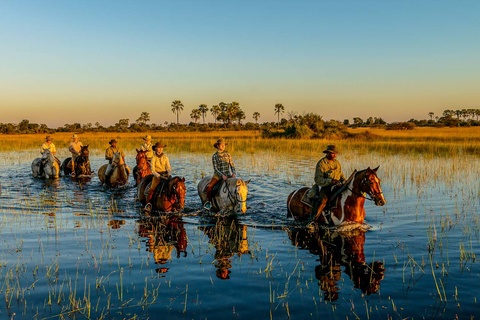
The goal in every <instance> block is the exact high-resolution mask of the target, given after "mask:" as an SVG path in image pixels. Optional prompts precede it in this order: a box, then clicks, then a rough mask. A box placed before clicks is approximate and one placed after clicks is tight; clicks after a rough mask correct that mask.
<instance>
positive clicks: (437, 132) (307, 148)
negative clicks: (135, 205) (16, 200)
mask: <svg viewBox="0 0 480 320" xmlns="http://www.w3.org/2000/svg"><path fill="white" fill-rule="evenodd" d="M350 132H351V133H352V135H353V137H352V138H349V139H343V140H336V141H334V140H325V139H315V140H312V139H264V138H262V136H261V132H259V131H221V132H218V131H216V132H159V133H148V134H150V135H151V136H152V140H153V142H154V143H155V142H156V141H160V140H161V141H163V142H164V143H166V144H167V148H166V151H168V152H169V153H183V152H187V153H192V152H194V153H195V152H197V153H206V152H207V153H208V152H211V151H212V150H213V144H214V143H215V141H216V139H218V138H225V139H226V140H227V143H229V144H228V150H229V151H230V152H245V153H249V154H255V153H256V152H259V151H262V152H265V151H273V152H285V153H287V154H288V153H295V154H297V155H298V154H301V155H304V156H310V155H318V153H319V152H321V150H323V148H324V147H325V145H326V144H330V143H335V144H336V145H337V146H339V147H340V149H341V150H344V151H356V152H358V153H360V154H362V153H368V152H378V153H381V154H411V153H417V154H431V155H432V156H447V157H448V156H450V155H452V154H460V155H461V154H470V155H475V154H478V153H480V128H479V127H470V128H415V129H414V130H405V131H395V130H390V131H389V130H384V129H363V128H361V129H350ZM146 134H147V133H111V132H95V133H83V134H80V140H81V141H82V142H83V144H88V145H89V146H90V150H93V149H98V150H104V149H105V148H107V147H108V142H109V141H110V139H113V138H115V139H117V140H118V146H119V147H121V148H122V149H123V150H125V151H132V152H133V151H134V150H135V148H139V147H140V145H141V144H142V143H143V140H142V137H144V136H145V135H146ZM71 136H72V133H63V132H62V133H54V134H52V137H53V142H54V144H55V145H56V147H57V151H58V152H59V153H61V150H65V149H66V148H67V147H68V144H69V143H70V141H71ZM1 138H2V143H1V144H0V151H15V150H17V151H19V150H30V149H37V148H40V146H41V144H42V143H43V141H44V139H45V135H44V134H18V135H2V136H1Z"/></svg>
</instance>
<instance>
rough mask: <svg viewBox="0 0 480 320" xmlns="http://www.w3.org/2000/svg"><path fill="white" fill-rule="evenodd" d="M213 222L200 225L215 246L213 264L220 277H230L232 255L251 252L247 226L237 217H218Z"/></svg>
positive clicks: (223, 278) (224, 278) (225, 278)
mask: <svg viewBox="0 0 480 320" xmlns="http://www.w3.org/2000/svg"><path fill="white" fill-rule="evenodd" d="M211 222H212V224H209V225H205V226H200V227H199V229H200V230H201V231H203V232H204V233H205V235H207V236H208V238H209V242H210V243H211V244H212V245H213V246H214V248H215V254H214V258H215V260H214V261H213V264H214V266H215V268H216V271H215V274H216V276H217V277H218V278H219V279H222V280H227V279H230V274H231V270H230V269H231V268H232V257H233V256H234V255H235V254H237V255H238V256H241V255H243V254H250V250H249V247H248V237H247V226H245V225H242V224H240V223H239V222H238V220H237V219H236V218H235V217H217V218H214V220H212V221H211Z"/></svg>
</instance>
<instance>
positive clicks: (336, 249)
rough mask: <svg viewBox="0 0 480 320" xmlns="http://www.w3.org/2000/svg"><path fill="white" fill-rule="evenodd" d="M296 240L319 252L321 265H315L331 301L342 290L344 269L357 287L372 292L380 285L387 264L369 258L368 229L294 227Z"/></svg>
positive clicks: (326, 296) (290, 232)
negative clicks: (312, 229) (369, 260)
mask: <svg viewBox="0 0 480 320" xmlns="http://www.w3.org/2000/svg"><path fill="white" fill-rule="evenodd" d="M288 231H289V238H290V240H291V241H292V244H293V245H294V246H296V247H299V248H301V249H306V250H309V251H310V252H311V253H314V254H318V255H319V257H320V259H319V261H320V265H318V266H316V267H315V277H316V278H317V279H318V280H319V283H318V285H319V286H320V288H321V289H322V291H323V293H324V298H325V300H327V301H335V300H337V299H338V296H339V293H340V291H341V290H340V287H339V283H341V282H340V279H341V273H342V268H343V272H344V273H345V274H346V275H348V276H349V277H350V279H351V280H352V282H353V284H354V286H355V288H357V289H360V290H361V291H362V293H364V294H367V295H370V294H372V293H376V292H377V291H378V290H379V289H380V282H381V280H383V278H384V272H385V268H384V266H383V263H382V262H380V261H374V262H371V263H367V262H366V261H365V252H364V245H365V232H364V231H362V230H359V229H357V230H355V231H352V232H348V233H345V234H340V233H337V232H334V233H331V232H329V231H324V230H321V231H320V232H317V233H310V232H308V231H306V230H305V229H291V230H288Z"/></svg>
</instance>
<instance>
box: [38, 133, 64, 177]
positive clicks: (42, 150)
mask: <svg viewBox="0 0 480 320" xmlns="http://www.w3.org/2000/svg"><path fill="white" fill-rule="evenodd" d="M52 140H53V138H52V137H51V136H46V137H45V142H44V143H43V144H42V146H41V147H40V153H41V154H42V155H43V154H44V153H45V151H46V150H48V151H50V153H51V154H52V155H53V157H54V158H55V161H57V163H58V165H60V160H59V159H58V158H57V157H56V156H55V155H56V154H57V148H55V145H54V144H53V142H52ZM44 161H45V160H42V165H41V166H40V175H42V174H43V165H44V164H45V163H44Z"/></svg>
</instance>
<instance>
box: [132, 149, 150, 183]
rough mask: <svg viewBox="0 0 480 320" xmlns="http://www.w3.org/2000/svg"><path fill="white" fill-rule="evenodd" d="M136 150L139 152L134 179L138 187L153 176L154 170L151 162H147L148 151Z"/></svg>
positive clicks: (134, 169) (136, 158)
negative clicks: (144, 179) (142, 181)
mask: <svg viewBox="0 0 480 320" xmlns="http://www.w3.org/2000/svg"><path fill="white" fill-rule="evenodd" d="M135 150H137V156H136V157H135V160H136V162H137V165H136V166H135V167H134V168H133V179H134V180H135V186H138V185H139V183H140V181H141V180H142V179H143V178H145V177H146V176H148V175H149V174H152V169H151V167H150V162H148V160H147V151H144V150H138V149H135Z"/></svg>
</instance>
